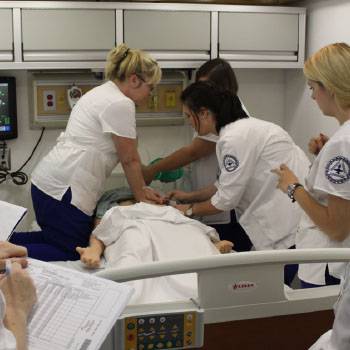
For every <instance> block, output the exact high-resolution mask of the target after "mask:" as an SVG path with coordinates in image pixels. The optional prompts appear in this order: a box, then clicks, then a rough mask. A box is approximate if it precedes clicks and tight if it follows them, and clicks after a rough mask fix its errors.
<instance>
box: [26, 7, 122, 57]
mask: <svg viewBox="0 0 350 350" xmlns="http://www.w3.org/2000/svg"><path fill="white" fill-rule="evenodd" d="M115 28H116V23H115V11H114V10H102V9H101V10H100V9H97V10H89V9H88V10H81V9H54V10H46V9H24V10H22V33H23V34H22V35H23V39H22V40H23V59H24V61H99V60H101V61H104V60H105V58H106V54H107V52H108V51H109V50H110V49H111V48H112V47H114V46H115V44H116V40H115V38H116V33H115Z"/></svg>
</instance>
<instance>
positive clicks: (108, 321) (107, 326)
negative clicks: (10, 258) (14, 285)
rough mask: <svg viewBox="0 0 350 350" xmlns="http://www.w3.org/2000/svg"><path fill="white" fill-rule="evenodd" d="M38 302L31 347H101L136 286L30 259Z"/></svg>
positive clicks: (31, 328) (60, 349)
mask: <svg viewBox="0 0 350 350" xmlns="http://www.w3.org/2000/svg"><path fill="white" fill-rule="evenodd" d="M28 272H29V273H30V276H31V277H32V278H33V280H34V284H35V286H36V288H37V297H38V301H37V303H36V305H35V306H34V309H33V312H32V314H31V316H30V319H29V323H28V341H29V350H47V349H50V350H98V349H100V347H101V345H102V343H103V341H104V340H105V339H106V337H107V335H108V334H109V332H110V331H111V329H112V327H113V326H114V324H115V323H116V320H117V319H118V317H119V316H120V314H121V313H122V312H123V310H124V308H125V307H126V305H127V303H128V301H129V299H130V297H131V295H132V293H133V288H132V287H130V286H128V285H126V284H121V283H116V282H113V281H110V280H107V279H103V278H100V277H96V276H93V275H90V274H86V273H82V272H79V271H74V270H71V269H67V268H64V267H61V266H58V265H54V264H50V263H46V262H42V261H39V260H34V259H29V266H28Z"/></svg>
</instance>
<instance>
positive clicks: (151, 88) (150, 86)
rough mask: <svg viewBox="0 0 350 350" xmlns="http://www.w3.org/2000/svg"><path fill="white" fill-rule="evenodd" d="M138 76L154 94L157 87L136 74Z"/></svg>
mask: <svg viewBox="0 0 350 350" xmlns="http://www.w3.org/2000/svg"><path fill="white" fill-rule="evenodd" d="M136 76H137V77H138V78H139V79H140V80H141V81H142V82H143V83H145V84H146V85H147V86H148V88H149V91H150V93H152V92H153V91H154V89H155V86H154V85H153V84H149V83H147V82H146V80H145V79H144V78H143V77H141V76H140V75H139V74H136Z"/></svg>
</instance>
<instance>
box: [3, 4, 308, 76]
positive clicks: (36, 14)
mask: <svg viewBox="0 0 350 350" xmlns="http://www.w3.org/2000/svg"><path fill="white" fill-rule="evenodd" d="M305 22H306V10H305V9H304V8H298V7H274V6H239V5H220V4H183V3H167V4H164V3H147V4H146V3H135V2H112V1H108V2H107V1H105V2H103V1H101V2H96V1H94V2H92V1H91V2H90V1H85V2H81V1H70V2H68V1H62V2H59V1H4V2H2V1H0V30H1V36H0V69H71V68H73V69H80V68H81V69H98V70H102V69H103V68H104V66H105V61H106V56H107V53H108V52H109V50H110V49H111V48H113V47H114V46H115V45H118V44H121V43H126V44H127V45H128V46H129V47H131V48H140V49H143V50H145V51H147V52H149V53H150V54H151V55H152V56H153V57H154V58H156V59H157V61H158V62H159V64H160V66H161V67H162V68H177V69H193V68H198V67H199V66H200V65H202V64H203V63H204V62H205V61H207V60H209V59H214V58H217V57H221V58H224V59H226V60H227V61H229V62H230V64H231V66H232V67H235V68H300V67H302V66H303V63H304V48H305Z"/></svg>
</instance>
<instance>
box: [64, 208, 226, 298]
mask: <svg viewBox="0 0 350 350" xmlns="http://www.w3.org/2000/svg"><path fill="white" fill-rule="evenodd" d="M93 233H94V235H95V236H96V237H97V238H99V239H100V240H102V241H103V242H104V244H105V245H106V246H107V248H106V250H105V259H106V264H105V265H106V267H107V268H109V267H113V268H125V267H131V266H137V265H141V264H143V263H150V262H153V261H169V260H179V259H185V258H194V257H203V256H210V255H216V254H219V251H218V250H217V249H216V247H215V246H214V244H213V243H212V240H214V241H217V240H218V239H219V237H218V235H217V233H216V231H215V230H214V229H213V228H211V227H209V226H206V225H203V224H201V223H200V222H198V221H196V220H192V219H189V218H187V217H185V216H184V215H182V214H181V213H180V212H179V211H178V210H177V209H175V208H172V207H169V206H156V205H151V204H147V203H138V204H135V205H132V206H127V207H114V208H111V209H110V210H109V211H108V212H107V213H106V214H105V215H104V217H103V219H102V221H101V223H100V224H99V226H98V227H97V228H96V229H95V230H94V232H93ZM69 265H70V267H76V268H78V269H81V265H80V263H79V262H75V263H73V264H72V263H69ZM128 284H130V285H132V286H133V287H134V288H135V293H134V295H133V297H132V299H131V301H130V304H141V303H152V302H167V301H175V300H184V299H188V298H194V297H197V295H198V293H197V275H196V274H182V275H174V276H164V277H158V278H153V279H145V280H140V281H132V282H128Z"/></svg>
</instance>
